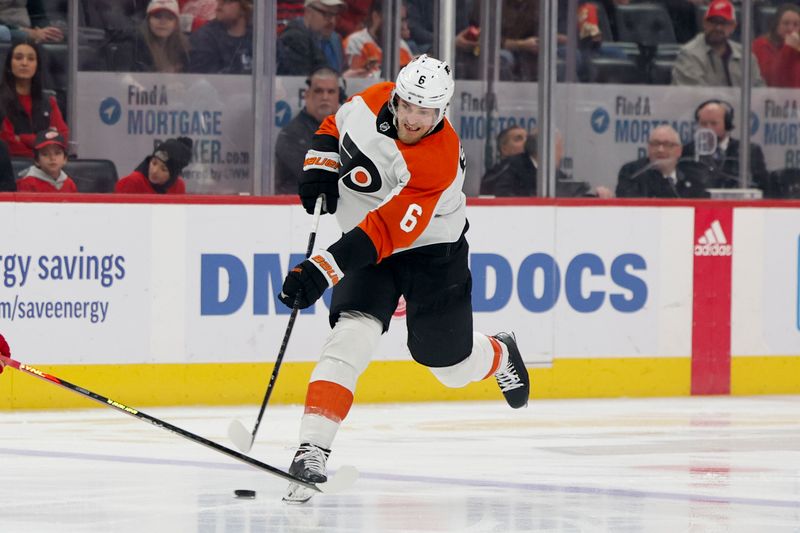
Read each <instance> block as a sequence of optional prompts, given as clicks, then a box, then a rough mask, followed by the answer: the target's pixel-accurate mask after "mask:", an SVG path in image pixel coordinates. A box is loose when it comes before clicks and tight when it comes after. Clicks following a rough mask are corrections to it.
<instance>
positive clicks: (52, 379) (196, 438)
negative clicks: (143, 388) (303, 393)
mask: <svg viewBox="0 0 800 533" xmlns="http://www.w3.org/2000/svg"><path fill="white" fill-rule="evenodd" d="M0 361H2V363H3V364H4V365H7V366H10V367H12V368H15V369H17V370H19V371H20V372H24V373H25V374H29V375H31V376H34V377H37V378H39V379H42V380H44V381H47V382H48V383H53V384H54V385H58V386H59V387H62V388H65V389H67V390H70V391H72V392H75V393H77V394H80V395H81V396H84V397H86V398H89V399H90V400H94V401H95V402H97V403H101V404H103V405H105V406H106V407H112V408H114V409H116V410H117V411H121V412H123V413H125V414H128V415H130V416H132V417H134V418H138V419H139V420H142V421H144V422H147V423H148V424H151V425H153V426H156V427H160V428H162V429H165V430H167V431H169V432H172V433H174V434H176V435H178V436H181V437H183V438H185V439H188V440H190V441H192V442H196V443H198V444H202V445H203V446H205V447H207V448H211V449H212V450H214V451H217V452H220V453H223V454H225V455H227V456H228V457H231V458H233V459H236V460H237V461H241V462H242V463H245V464H248V465H250V466H252V467H254V468H258V469H259V470H262V471H264V472H268V473H270V474H272V475H274V476H278V477H280V478H283V479H285V480H286V481H291V482H292V483H297V484H298V485H302V486H304V487H307V488H309V489H312V490H315V491H317V492H321V491H320V490H319V488H318V487H317V486H316V485H314V484H313V483H307V482H305V481H303V480H302V479H299V478H296V477H295V476H293V475H291V474H289V473H288V472H284V471H283V470H281V469H280V468H276V467H274V466H272V465H268V464H267V463H262V462H261V461H259V460H257V459H253V458H252V457H249V456H247V455H244V454H242V453H239V452H237V451H236V450H232V449H230V448H226V447H225V446H222V445H221V444H217V443H216V442H214V441H211V440H208V439H206V438H204V437H201V436H200V435H195V434H194V433H192V432H190V431H187V430H185V429H182V428H179V427H178V426H174V425H172V424H170V423H169V422H165V421H163V420H161V419H158V418H156V417H154V416H150V415H148V414H146V413H143V412H142V411H139V410H138V409H134V408H133V407H128V406H127V405H125V404H123V403H120V402H118V401H116V400H112V399H111V398H106V397H105V396H103V395H101V394H97V393H96V392H92V391H90V390H87V389H84V388H83V387H80V386H78V385H74V384H72V383H70V382H69V381H66V380H63V379H61V378H58V377H56V376H53V375H51V374H47V373H46V372H42V371H41V370H38V369H36V368H33V367H32V366H30V365H26V364H24V363H20V362H19V361H15V360H14V359H11V358H10V357H6V356H4V355H0Z"/></svg>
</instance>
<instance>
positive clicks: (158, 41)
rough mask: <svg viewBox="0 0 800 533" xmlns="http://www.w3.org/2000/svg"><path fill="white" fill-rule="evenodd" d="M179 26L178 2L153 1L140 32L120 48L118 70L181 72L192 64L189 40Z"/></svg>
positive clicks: (175, 0)
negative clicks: (190, 62) (190, 61)
mask: <svg viewBox="0 0 800 533" xmlns="http://www.w3.org/2000/svg"><path fill="white" fill-rule="evenodd" d="M179 24H180V12H179V10H178V2H177V0H151V2H150V3H149V4H148V6H147V17H146V18H145V20H144V21H142V23H141V24H140V27H139V31H137V32H136V34H135V35H134V37H133V38H132V39H130V40H129V41H127V43H125V45H123V46H121V47H120V49H119V52H118V56H117V64H116V65H115V66H116V68H117V70H124V71H126V72H182V71H183V70H184V69H185V68H186V66H187V65H188V64H189V41H188V40H187V39H186V36H185V35H184V34H183V32H182V31H181V29H180V26H179Z"/></svg>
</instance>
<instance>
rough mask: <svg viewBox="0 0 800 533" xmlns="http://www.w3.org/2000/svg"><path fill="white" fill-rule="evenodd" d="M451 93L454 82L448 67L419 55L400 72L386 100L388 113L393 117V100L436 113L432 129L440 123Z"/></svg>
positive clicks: (441, 62)
mask: <svg viewBox="0 0 800 533" xmlns="http://www.w3.org/2000/svg"><path fill="white" fill-rule="evenodd" d="M454 92H455V82H454V81H453V74H452V72H451V71H450V66H449V65H448V64H447V63H445V62H444V61H439V60H438V59H435V58H433V57H428V56H427V55H426V54H422V55H421V56H419V57H416V58H414V59H413V60H411V61H410V62H409V63H408V65H406V66H405V67H403V68H402V69H400V72H399V73H398V74H397V81H396V82H395V87H394V89H393V90H392V94H391V96H390V97H389V109H390V110H391V111H392V113H394V114H396V112H395V97H400V98H402V99H403V100H405V101H406V102H410V103H412V104H415V105H418V106H420V107H428V108H432V109H436V110H438V112H439V113H438V115H437V117H436V122H435V123H434V125H433V128H435V127H436V126H438V125H439V122H441V121H442V120H443V119H444V115H445V113H446V112H447V107H448V106H449V105H450V99H451V98H452V97H453V93H454ZM433 128H431V130H433ZM429 133H430V132H429Z"/></svg>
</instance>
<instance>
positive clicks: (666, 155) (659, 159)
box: [617, 124, 709, 198]
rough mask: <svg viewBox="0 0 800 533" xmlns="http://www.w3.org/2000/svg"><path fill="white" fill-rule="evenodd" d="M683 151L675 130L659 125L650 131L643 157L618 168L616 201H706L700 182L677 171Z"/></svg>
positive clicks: (680, 169) (681, 169)
mask: <svg viewBox="0 0 800 533" xmlns="http://www.w3.org/2000/svg"><path fill="white" fill-rule="evenodd" d="M682 150H683V148H682V147H681V138H680V136H679V135H678V132H677V131H675V129H674V128H673V127H672V126H670V125H668V124H662V125H661V126H658V127H657V128H655V129H654V130H653V132H652V133H651V134H650V139H649V140H648V142H647V157H643V158H642V159H638V160H636V161H631V162H630V163H626V164H624V165H623V166H622V168H621V169H619V176H618V178H617V197H619V198H681V197H691V198H707V197H708V196H709V194H708V192H707V191H706V190H705V188H704V187H703V184H702V180H700V179H693V178H690V176H692V174H689V173H686V172H684V170H683V168H681V165H680V164H679V162H680V157H681V152H682Z"/></svg>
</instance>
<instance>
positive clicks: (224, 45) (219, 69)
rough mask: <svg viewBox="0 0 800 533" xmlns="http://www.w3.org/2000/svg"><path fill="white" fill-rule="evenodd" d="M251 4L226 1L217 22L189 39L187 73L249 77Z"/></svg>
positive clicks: (221, 4) (221, 3)
mask: <svg viewBox="0 0 800 533" xmlns="http://www.w3.org/2000/svg"><path fill="white" fill-rule="evenodd" d="M252 21H253V0H226V1H222V0H220V1H219V4H218V5H217V18H216V19H214V20H212V21H211V22H208V23H207V24H205V25H203V26H202V27H201V28H200V29H198V30H197V31H196V32H194V33H193V34H192V36H191V40H190V45H191V46H190V47H191V51H190V52H189V71H190V72H197V73H207V74H250V73H251V72H252V71H253V24H252Z"/></svg>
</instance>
